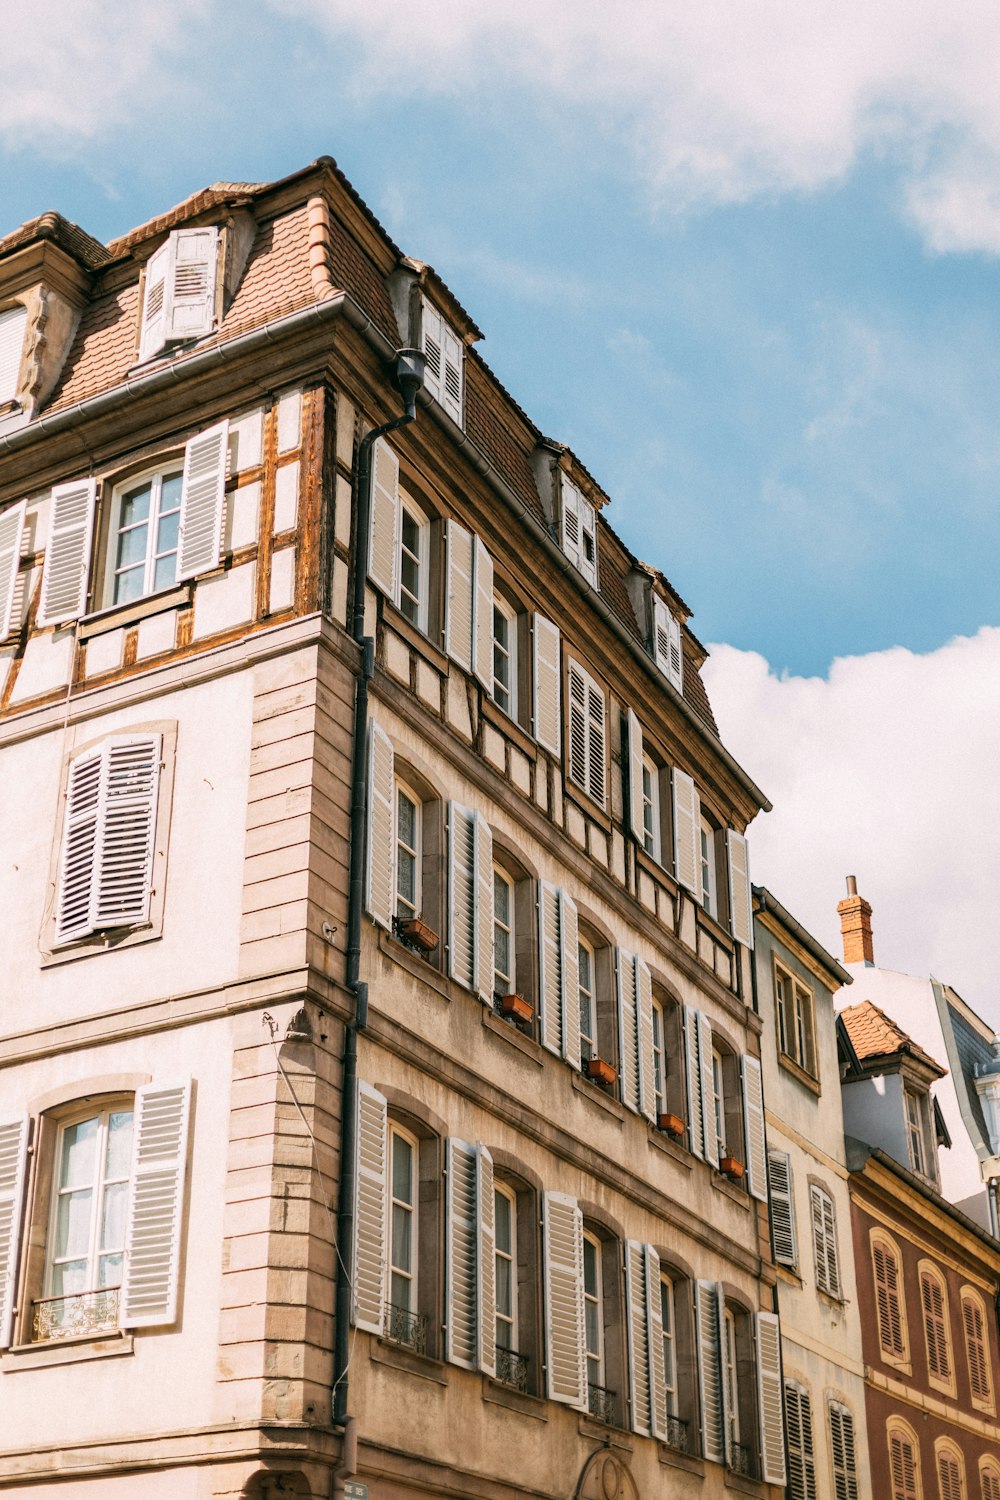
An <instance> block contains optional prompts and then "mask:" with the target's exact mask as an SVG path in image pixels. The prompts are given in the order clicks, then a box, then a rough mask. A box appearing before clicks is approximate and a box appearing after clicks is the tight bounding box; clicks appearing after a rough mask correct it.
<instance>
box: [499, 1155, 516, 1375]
mask: <svg viewBox="0 0 1000 1500" xmlns="http://www.w3.org/2000/svg"><path fill="white" fill-rule="evenodd" d="M493 1195H494V1200H495V1199H498V1198H503V1199H504V1201H505V1202H506V1203H507V1205H508V1208H509V1209H510V1248H509V1249H508V1250H503V1249H501V1247H500V1232H499V1230H500V1217H499V1215H498V1214H497V1213H496V1208H495V1206H494V1219H493V1224H494V1231H493V1232H494V1246H493V1253H494V1258H495V1265H496V1270H495V1273H494V1287H495V1289H496V1294H495V1295H496V1344H497V1348H498V1349H500V1348H507V1349H509V1350H512V1351H513V1352H514V1353H515V1354H516V1353H517V1352H518V1347H519V1346H518V1320H517V1194H516V1193H515V1192H514V1189H513V1188H511V1187H508V1185H507V1183H505V1182H497V1181H496V1180H494V1183H493ZM502 1260H505V1261H507V1263H508V1264H509V1266H510V1273H509V1274H510V1312H509V1313H504V1312H501V1310H500V1295H499V1289H500V1262H501V1261H502ZM501 1323H503V1324H504V1325H505V1326H506V1327H507V1328H508V1329H509V1330H510V1335H509V1337H510V1343H509V1344H506V1345H504V1344H501V1341H500V1325H501Z"/></svg>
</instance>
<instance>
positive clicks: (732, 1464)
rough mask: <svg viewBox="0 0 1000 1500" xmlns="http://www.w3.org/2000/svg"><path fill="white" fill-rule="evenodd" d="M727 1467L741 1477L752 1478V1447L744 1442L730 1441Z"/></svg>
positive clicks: (753, 1476) (753, 1475)
mask: <svg viewBox="0 0 1000 1500" xmlns="http://www.w3.org/2000/svg"><path fill="white" fill-rule="evenodd" d="M728 1467H729V1468H730V1469H731V1470H732V1472H733V1473H734V1474H739V1475H740V1476H741V1477H742V1478H743V1479H754V1478H755V1477H756V1476H755V1474H754V1462H753V1449H752V1448H748V1447H746V1445H745V1444H744V1443H730V1444H729V1465H728Z"/></svg>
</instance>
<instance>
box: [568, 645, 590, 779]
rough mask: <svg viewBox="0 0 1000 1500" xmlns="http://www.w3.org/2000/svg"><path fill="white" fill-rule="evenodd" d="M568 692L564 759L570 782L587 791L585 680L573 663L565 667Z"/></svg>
mask: <svg viewBox="0 0 1000 1500" xmlns="http://www.w3.org/2000/svg"><path fill="white" fill-rule="evenodd" d="M566 683H567V688H568V690H569V705H568V709H567V712H568V714H569V739H568V743H567V750H566V758H567V767H566V769H567V771H568V773H569V779H570V781H575V782H576V784H577V786H578V787H582V788H583V790H584V791H586V790H587V751H588V743H587V679H586V677H585V676H584V674H583V672H582V671H581V669H580V668H579V667H578V666H577V664H576V662H575V661H571V662H569V663H568V664H567V667H566Z"/></svg>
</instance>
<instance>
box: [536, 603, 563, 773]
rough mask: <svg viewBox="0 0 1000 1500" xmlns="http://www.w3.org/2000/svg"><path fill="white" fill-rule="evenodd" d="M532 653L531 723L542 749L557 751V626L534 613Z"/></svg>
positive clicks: (559, 742) (559, 743) (559, 733)
mask: <svg viewBox="0 0 1000 1500" xmlns="http://www.w3.org/2000/svg"><path fill="white" fill-rule="evenodd" d="M531 641H532V653H533V657H534V660H533V664H532V665H533V669H534V671H533V677H534V682H533V691H534V700H533V714H534V717H533V723H534V733H535V739H536V740H537V741H538V743H539V744H540V745H541V747H542V749H543V750H548V751H550V752H551V753H552V754H553V755H558V754H559V753H560V749H561V746H562V710H561V706H560V697H561V694H560V690H559V627H558V626H557V625H553V623H552V621H551V620H546V619H545V617H544V615H537V614H536V615H535V616H534V617H533V619H532V630H531Z"/></svg>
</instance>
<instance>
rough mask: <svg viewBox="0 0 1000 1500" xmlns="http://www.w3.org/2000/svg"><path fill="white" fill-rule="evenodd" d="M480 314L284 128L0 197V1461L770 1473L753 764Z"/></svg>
mask: <svg viewBox="0 0 1000 1500" xmlns="http://www.w3.org/2000/svg"><path fill="white" fill-rule="evenodd" d="M479 338H480V334H479V331H478V329H477V328H476V326H475V324H474V322H473V320H472V318H471V317H470V316H469V314H468V313H467V312H466V311H465V310H464V308H463V307H462V306H461V305H460V303H459V302H458V300H457V298H456V297H455V296H454V295H453V293H452V292H451V291H449V289H448V287H447V286H446V285H445V284H444V282H443V281H442V280H441V279H440V277H439V276H438V275H437V274H436V273H435V272H434V271H433V270H432V269H431V268H430V267H428V266H426V265H423V264H421V263H420V262H417V261H414V260H412V259H410V258H409V257H407V256H406V255H405V254H403V252H402V251H400V250H399V249H398V248H397V247H396V246H395V245H394V244H393V243H392V241H391V239H390V238H389V237H388V235H387V234H386V233H385V231H384V230H383V229H382V227H381V226H380V225H379V224H378V223H377V221H376V220H375V218H374V216H373V215H372V214H371V212H370V211H369V210H368V209H367V208H366V207H365V205H364V204H363V203H362V201H361V200H360V198H359V197H358V196H357V194H356V193H355V192H354V190H353V189H352V188H351V186H350V185H349V184H348V183H347V182H346V181H345V179H344V178H343V176H342V175H341V173H340V172H339V171H338V169H337V168H336V166H335V164H334V163H333V162H332V161H330V160H329V159H321V160H320V161H318V162H315V163H313V164H312V165H311V166H309V167H307V168H305V169H304V170H303V171H301V172H298V173H296V174H295V175H294V176H292V177H289V178H287V179H285V180H283V181H280V182H276V183H271V184H266V185H259V184H247V183H219V184H215V185H214V186H212V187H210V188H208V189H206V190H204V191H203V192H200V193H197V194H195V195H194V196H193V197H191V198H189V199H187V200H186V201H185V202H184V203H182V204H180V205H179V206H178V207H176V208H174V209H172V210H170V211H169V212H167V213H164V214H162V215H161V216H159V217H158V218H156V219H153V220H151V221H150V222H149V223H146V224H144V225H142V226H140V227H139V228H137V229H135V230H134V231H132V232H131V233H129V234H127V235H125V236H123V237H122V238H120V239H118V240H115V241H113V242H111V243H110V244H108V245H104V244H100V243H98V242H97V241H96V240H94V239H92V238H91V237H90V236H89V235H87V234H86V233H85V232H84V231H83V230H81V229H79V228H77V227H76V226H75V225H72V224H69V223H67V222H66V221H65V220H64V219H62V218H61V217H60V216H59V215H57V214H46V215H43V216H42V217H41V218H39V219H36V220H33V221H32V222H30V223H28V224H25V225H23V226H21V228H19V229H17V230H15V231H14V232H13V233H12V234H9V235H8V236H7V237H6V238H5V239H3V240H2V241H0V451H2V455H3V468H2V473H0V831H2V841H3V850H4V859H3V862H2V866H0V897H2V902H3V907H4V911H5V916H6V940H5V963H4V975H3V979H2V981H0V983H2V986H3V989H2V992H0V1069H2V1075H0V1076H2V1100H3V1105H2V1111H0V1350H2V1352H0V1411H2V1413H3V1421H2V1436H0V1446H2V1449H3V1451H2V1452H0V1474H2V1476H3V1477H2V1479H0V1485H3V1486H5V1487H6V1492H8V1493H10V1494H12V1495H21V1494H27V1493H28V1492H29V1491H32V1492H34V1491H35V1490H36V1489H39V1490H41V1489H42V1488H44V1491H45V1493H46V1494H52V1495H58V1496H59V1497H60V1500H62V1497H69V1500H95V1497H100V1500H103V1497H105V1496H108V1497H117V1496H131V1495H141V1496H142V1497H143V1500H156V1497H158V1496H163V1497H169V1500H178V1497H184V1496H191V1497H198V1500H202V1497H207V1496H213V1497H214V1496H219V1497H221V1496H244V1497H263V1496H272V1495H277V1494H289V1493H290V1494H296V1495H299V1496H312V1497H317V1500H318V1497H327V1496H329V1495H330V1494H331V1492H332V1493H343V1492H344V1485H345V1481H346V1479H347V1478H351V1479H352V1480H353V1481H356V1482H357V1483H359V1484H367V1486H368V1494H369V1496H370V1497H371V1500H390V1497H391V1500H403V1497H416V1496H426V1495H449V1496H457V1495H462V1496H469V1497H472V1496H475V1497H477V1500H479V1497H483V1500H485V1497H490V1500H502V1497H509V1500H513V1497H515V1496H516V1497H518V1500H523V1497H525V1496H537V1497H541V1496H557V1495H558V1496H563V1495H567V1494H570V1493H574V1494H577V1495H581V1496H584V1495H585V1496H594V1495H598V1494H600V1495H603V1496H605V1497H614V1496H626V1495H634V1494H636V1493H639V1494H654V1493H660V1492H661V1491H663V1490H664V1489H669V1491H670V1493H671V1494H674V1493H676V1494H678V1495H684V1494H692V1495H693V1494H697V1495H699V1496H700V1497H706V1496H709V1495H720V1496H721V1495H722V1494H723V1492H724V1491H726V1490H728V1489H732V1488H736V1489H737V1490H741V1491H743V1492H745V1493H748V1494H751V1495H759V1496H767V1495H771V1496H776V1495H777V1494H778V1492H779V1490H780V1488H781V1486H782V1485H783V1483H784V1478H785V1472H784V1455H783V1441H782V1417H781V1374H780V1358H779V1332H778V1322H777V1317H776V1315H775V1302H774V1281H775V1274H776V1273H775V1271H774V1268H773V1265H772V1263H771V1259H770V1251H769V1230H768V1217H767V1184H766V1157H765V1138H764V1115H763V1103H762V1093H761V1064H760V1036H761V1025H762V1023H761V1021H760V1018H759V1017H758V1016H757V1014H756V1013H755V1011H754V1009H753V1007H752V1004H751V1003H750V1002H751V995H752V970H751V951H750V950H751V944H752V941H753V929H752V917H751V902H750V884H749V874H748V867H747V857H746V840H745V832H746V828H747V825H748V824H749V822H750V821H751V820H752V818H753V817H754V815H755V814H756V812H757V811H758V810H760V809H761V808H762V807H763V808H766V807H767V805H768V804H767V802H766V799H765V798H764V796H763V794H762V793H761V792H760V791H759V790H758V789H757V787H756V786H755V785H754V783H753V781H752V780H751V779H750V778H749V777H748V776H747V774H746V773H745V772H744V771H743V770H742V769H741V768H740V767H739V766H738V765H737V764H736V762H735V761H734V760H733V758H732V757H731V756H730V755H729V754H728V752H727V751H726V749H725V747H724V746H723V745H722V744H721V742H720V739H719V736H718V732H717V729H716V725H715V722H714V720H713V717H712V712H711V708H710V706H709V703H708V700H707V697H706V695H705V690H704V687H703V684H702V680H701V676H700V672H699V669H700V667H701V665H702V662H703V661H704V658H705V651H704V648H703V647H702V646H701V645H700V644H699V642H698V640H697V638H696V637H695V635H694V634H693V632H692V630H691V628H690V623H689V610H688V608H687V606H686V605H685V603H684V601H683V599H682V598H681V597H680V595H679V594H678V593H677V591H676V590H675V589H674V588H673V586H672V585H671V584H670V583H669V582H668V580H667V578H666V577H665V575H664V574H663V572H661V571H660V570H659V568H657V567H651V566H647V565H645V564H643V563H641V562H639V561H638V559H636V558H635V557H634V556H633V555H632V554H631V553H630V552H629V550H628V549H627V548H626V547H625V545H624V544H623V542H622V541H621V539H620V538H619V537H618V536H617V535H616V534H615V532H614V531H613V530H612V528H611V526H610V525H609V524H608V521H607V520H606V514H605V513H606V510H607V508H608V497H607V496H606V494H605V493H604V491H603V490H602V489H601V488H600V486H599V484H598V483H597V481H596V480H595V479H594V478H593V476H592V475H591V474H590V473H589V472H588V470H587V468H586V467H585V465H584V464H583V462H582V461H581V459H580V458H579V457H578V456H577V455H576V454H574V453H573V452H572V451H570V450H569V449H568V448H566V447H565V446H564V445H562V444H560V443H558V442H555V441H552V440H551V439H549V438H547V437H545V436H544V435H543V434H542V433H541V432H540V431H539V430H538V428H537V427H536V426H535V425H534V424H533V423H532V421H531V419H530V418H529V417H528V416H527V415H526V414H525V413H524V412H523V411H522V410H521V409H520V408H519V406H518V405H517V404H516V402H515V401H514V400H513V398H512V397H511V396H510V395H509V394H508V393H507V392H506V391H505V390H504V389H503V388H502V386H501V385H500V384H499V382H498V381H497V380H496V378H495V377H494V376H493V374H492V373H491V372H490V370H489V368H488V366H487V365H486V364H485V362H484V361H483V360H482V358H481V357H480V355H479V354H478V352H477V350H476V348H475V345H476V343H477V342H478V340H479ZM355 1493H358V1491H355Z"/></svg>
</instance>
